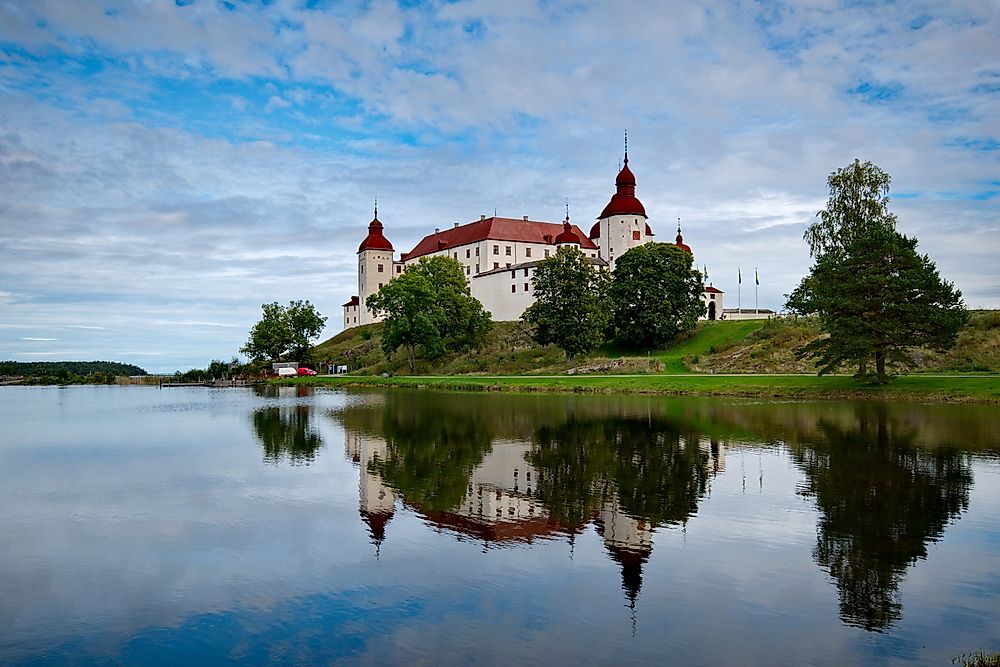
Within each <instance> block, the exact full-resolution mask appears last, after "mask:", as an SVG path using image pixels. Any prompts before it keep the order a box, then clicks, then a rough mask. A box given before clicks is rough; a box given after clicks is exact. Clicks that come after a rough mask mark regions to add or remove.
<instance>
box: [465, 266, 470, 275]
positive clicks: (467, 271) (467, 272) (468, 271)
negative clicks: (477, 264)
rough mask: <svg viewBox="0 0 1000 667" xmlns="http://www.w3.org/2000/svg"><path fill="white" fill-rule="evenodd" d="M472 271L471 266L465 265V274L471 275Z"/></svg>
mask: <svg viewBox="0 0 1000 667" xmlns="http://www.w3.org/2000/svg"><path fill="white" fill-rule="evenodd" d="M470 272H471V269H469V267H465V275H469V273H470Z"/></svg>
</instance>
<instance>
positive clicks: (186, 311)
mask: <svg viewBox="0 0 1000 667" xmlns="http://www.w3.org/2000/svg"><path fill="white" fill-rule="evenodd" d="M105 5H106V6H105ZM105 5H101V6H96V5H86V4H83V5H80V4H71V3H58V2H38V3H5V4H3V5H0V38H2V39H4V40H6V41H7V42H8V43H12V44H16V45H17V47H18V49H20V50H22V51H24V52H25V53H27V54H29V55H24V54H23V53H16V54H14V55H11V54H6V55H2V56H0V86H2V87H0V103H3V105H4V108H5V110H9V111H10V112H9V113H7V114H5V115H4V116H3V117H2V118H0V179H2V182H3V183H4V184H5V190H6V192H5V194H7V193H9V196H5V197H4V200H3V201H2V202H0V262H2V263H0V267H2V268H0V279H2V281H3V284H4V290H3V291H0V303H3V304H4V311H5V319H6V320H8V321H7V322H5V323H4V324H3V325H0V327H6V328H13V327H18V328H25V329H28V330H29V331H31V332H44V333H48V332H50V331H52V330H53V329H54V328H57V327H71V328H73V329H74V330H75V331H77V332H78V333H79V336H80V340H79V341H78V344H79V345H80V346H81V349H82V351H83V352H85V353H87V354H88V356H94V355H99V354H112V353H119V352H117V351H120V350H129V349H135V350H143V349H148V347H147V345H146V343H148V341H156V343H157V346H156V349H157V350H162V355H161V356H160V357H158V358H157V359H158V363H159V362H162V364H163V366H161V367H157V369H151V370H173V368H176V367H181V366H189V365H202V364H204V363H205V362H206V361H207V360H208V359H210V358H212V357H220V356H223V357H226V356H230V355H231V354H232V353H233V352H234V351H235V350H236V349H238V347H239V346H240V345H241V344H242V343H243V339H244V338H245V331H246V329H248V328H249V326H250V325H251V324H252V323H253V322H254V321H255V320H256V319H257V317H258V316H259V307H260V303H261V302H264V301H273V300H277V301H287V300H288V299H292V298H309V299H311V300H312V301H313V302H314V303H316V304H317V306H318V307H319V308H320V310H321V311H322V312H324V313H325V314H326V315H328V316H329V318H330V319H329V324H330V326H329V327H328V331H329V332H333V331H335V330H336V329H337V328H338V326H339V324H338V322H339V312H338V307H339V306H340V304H341V303H343V302H344V301H345V300H346V299H347V298H348V297H349V296H350V295H351V294H353V293H354V291H355V280H356V278H355V275H354V271H355V262H356V258H355V254H354V253H355V251H356V248H357V244H358V243H359V242H360V240H361V238H362V236H363V233H364V225H365V224H366V223H367V221H368V220H369V219H370V206H371V200H372V197H373V196H374V195H376V194H377V195H379V198H380V203H381V207H380V208H381V211H380V214H381V215H380V217H381V218H382V219H383V221H384V222H385V223H386V225H387V234H388V235H389V237H390V239H391V240H392V241H393V243H394V244H395V245H396V247H397V250H406V249H409V247H411V246H412V245H413V244H414V243H415V242H416V241H417V240H419V238H420V237H421V236H423V235H424V234H426V233H427V232H429V231H430V230H432V229H433V228H434V227H443V226H446V225H449V224H451V223H452V222H453V221H468V220H472V219H474V218H476V217H477V216H478V215H479V214H480V213H492V211H493V209H494V207H495V208H497V209H498V211H499V213H500V214H501V215H504V214H506V215H510V216H514V217H518V216H520V215H524V214H528V215H531V216H532V217H534V218H543V219H545V218H548V219H553V220H555V219H559V218H561V209H562V204H563V201H564V199H565V198H566V197H568V198H569V199H570V202H571V208H572V215H573V218H574V220H575V221H577V222H578V224H581V226H584V227H587V226H588V219H589V218H593V217H595V216H596V214H597V212H599V211H600V209H601V207H603V205H604V204H605V203H606V200H607V198H608V197H609V196H610V194H611V192H612V189H613V180H614V175H615V170H616V163H617V161H618V159H619V158H620V150H621V149H620V142H621V138H620V137H621V129H622V128H623V127H624V126H628V128H629V131H630V136H631V139H632V151H631V157H632V160H631V164H632V166H633V169H634V170H635V172H636V174H637V177H638V181H639V184H638V194H639V196H640V198H641V199H642V200H643V202H644V203H645V205H646V208H647V210H648V211H649V213H650V215H651V223H652V224H653V227H654V229H655V230H656V232H657V234H658V238H659V239H660V240H670V239H672V237H673V234H674V231H673V230H674V224H675V221H676V218H677V217H678V216H679V217H681V218H682V220H683V225H684V234H685V239H686V240H687V242H688V243H690V244H691V245H692V246H693V247H694V249H695V252H696V255H697V256H696V261H697V263H698V264H699V265H701V264H707V265H708V266H709V269H710V272H711V275H712V277H713V281H714V282H715V284H716V285H717V286H720V287H723V288H724V289H726V290H727V292H729V293H733V292H735V287H736V286H735V284H734V283H735V270H734V267H735V266H736V265H742V266H744V267H746V266H754V265H756V266H759V267H760V269H761V273H762V276H765V277H766V279H765V284H764V285H762V286H761V291H760V297H761V305H762V306H763V305H766V306H768V307H778V306H780V304H781V301H782V298H781V294H782V293H784V292H788V291H789V290H790V289H791V288H792V287H794V284H795V282H797V280H798V278H799V277H800V276H801V275H802V274H803V273H804V271H805V270H806V269H807V267H808V264H809V258H808V253H807V251H806V248H805V246H804V245H803V244H802V242H801V234H802V230H803V229H804V227H805V225H807V224H808V223H809V222H811V221H812V220H813V216H814V214H815V211H816V210H817V209H818V208H820V207H821V206H822V205H823V202H824V200H825V197H826V187H825V180H826V177H827V175H828V174H829V173H830V172H831V171H832V170H833V169H836V168H838V167H840V166H843V165H845V164H847V163H848V162H850V161H851V160H852V159H853V158H855V157H860V158H862V159H871V160H873V161H874V162H876V163H877V164H879V165H880V166H882V167H883V168H884V169H885V170H886V171H888V172H889V173H890V174H892V176H893V179H894V180H893V192H894V193H896V194H897V195H899V194H907V195H910V194H915V195H918V196H917V197H915V198H903V197H897V199H896V200H895V202H894V207H895V210H896V211H897V213H898V214H899V216H900V220H901V227H902V228H903V231H905V232H906V233H909V234H915V235H917V236H918V237H919V238H920V240H921V246H920V247H921V250H922V251H924V252H928V253H930V254H931V256H932V258H933V259H935V260H936V261H937V262H938V265H939V268H940V269H941V272H942V274H943V275H945V276H946V277H948V278H951V279H953V280H955V281H956V283H957V284H958V286H959V287H960V288H962V289H963V290H964V291H965V293H966V297H967V299H968V301H969V303H970V304H972V305H980V306H994V307H995V306H998V305H1000V287H998V285H1000V273H998V272H1000V269H998V268H996V264H997V263H996V257H997V256H1000V240H998V239H1000V235H998V234H997V232H998V231H1000V221H998V216H997V212H996V211H997V207H996V201H997V199H998V196H997V195H996V194H994V195H993V196H992V197H990V196H989V192H991V191H993V192H995V191H997V190H998V189H1000V186H998V183H1000V167H998V161H997V155H998V154H1000V151H998V149H997V141H998V139H1000V138H998V133H1000V129H998V127H997V125H996V120H995V119H996V118H997V113H998V102H997V99H998V98H997V95H996V90H997V89H998V86H1000V64H998V63H1000V47H998V46H997V44H1000V34H998V31H1000V25H998V23H1000V20H998V17H997V14H996V12H995V11H991V10H990V9H989V8H988V7H985V6H983V5H980V4H977V3H951V4H949V5H948V6H939V5H937V4H932V3H926V4H923V3H905V4H902V5H900V4H889V5H885V6H882V7H880V8H879V9H878V10H877V11H873V10H871V9H870V8H863V7H858V8H851V7H846V8H845V7H842V6H840V5H839V4H836V3H828V2H813V3H808V4H805V3H796V4H795V5H773V6H772V7H771V9H769V10H768V13H767V14H766V15H761V14H757V13H755V12H757V11H759V10H761V8H760V7H759V6H758V5H752V6H751V5H745V4H742V3H730V2H711V3H681V4H676V3H675V4H672V5H669V6H668V5H663V6H659V5H655V4H650V3H600V4H596V5H593V6H588V5H560V4H557V3H556V4H553V3H540V2H531V1H522V2H505V3H489V2H458V3H445V4H441V5H434V4H432V5H429V6H425V7H421V8H416V9H413V8H405V9H404V8H400V7H399V6H398V5H397V4H395V3H390V2H380V3H371V4H368V5H365V6H363V7H354V6H352V5H337V6H335V7H333V8H331V9H329V10H314V9H305V8H301V7H300V6H298V5H292V4H290V3H275V4H272V5H270V6H261V7H256V6H245V5H239V6H238V9H237V11H232V12H231V11H228V10H225V9H222V8H221V5H216V4H214V3H211V4H203V3H194V4H192V5H189V6H187V7H183V8H178V7H175V6H174V5H172V4H168V3H130V2H117V1H116V2H110V3H105ZM105 9H113V10H114V11H110V12H105V11H104V10H105ZM925 15H926V16H925ZM914 25H918V26H920V27H919V29H914V27H913V26H914ZM54 52H61V53H64V54H66V58H67V59H68V60H69V61H70V62H75V61H74V59H75V58H80V57H81V56H89V57H92V58H94V59H96V60H98V61H100V62H101V63H102V64H101V66H100V67H99V68H96V69H97V71H88V70H87V69H86V68H85V67H84V66H83V65H80V66H79V67H78V68H77V69H76V70H73V69H72V68H66V67H62V68H60V67H55V66H51V65H50V63H51V62H52V61H50V60H46V58H47V54H51V53H54ZM865 86H867V88H866V87H865ZM178 91H180V92H178ZM851 91H856V92H851ZM991 91H992V92H991ZM184 95H190V96H191V97H190V99H189V98H187V97H183V96H184ZM177 96H182V97H179V98H178V97H177ZM866 96H867V97H866ZM880 96H882V97H884V99H880ZM991 141H992V142H993V144H991V143H990V142H991ZM969 142H972V143H971V144H970V143H969ZM976 142H978V143H976ZM970 146H971V147H970ZM990 146H993V148H992V149H991V148H990ZM976 147H979V148H978V149H977V148H976ZM727 298H728V297H727ZM67 321H69V322H74V324H72V325H67V324H64V323H65V322H67ZM9 345H11V344H10V343H4V342H0V357H3V356H7V355H9V354H13V353H15V348H14V347H5V346H9ZM4 349H8V350H9V351H8V352H4ZM124 361H128V360H127V359H124ZM171 364H173V366H171Z"/></svg>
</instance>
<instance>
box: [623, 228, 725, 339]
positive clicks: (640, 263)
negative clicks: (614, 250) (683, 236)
mask: <svg viewBox="0 0 1000 667" xmlns="http://www.w3.org/2000/svg"><path fill="white" fill-rule="evenodd" d="M692 261H693V258H692V256H691V254H690V253H687V252H684V251H683V250H681V249H680V248H678V247H677V246H675V245H673V244H670V243H646V244H645V245H641V246H638V247H636V248H632V249H631V250H629V251H628V252H626V253H625V254H623V255H622V256H621V257H619V258H618V262H617V263H616V264H615V272H614V275H613V276H612V279H611V287H610V295H611V301H612V303H614V317H613V320H612V323H613V326H614V332H615V338H616V339H617V340H618V341H620V342H622V343H625V344H626V345H632V346H636V347H657V346H662V345H665V344H666V343H669V342H670V341H671V340H673V339H674V338H676V337H677V335H678V334H679V333H681V332H683V331H687V330H688V329H690V328H692V327H693V326H694V325H695V323H696V322H697V321H698V318H699V317H701V316H702V315H703V314H704V312H705V304H704V303H702V300H701V293H702V290H703V289H704V286H703V285H702V278H701V273H699V272H698V271H697V270H695V269H692V268H691V264H692Z"/></svg>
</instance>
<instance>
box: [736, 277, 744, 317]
mask: <svg viewBox="0 0 1000 667" xmlns="http://www.w3.org/2000/svg"><path fill="white" fill-rule="evenodd" d="M736 312H737V313H739V314H740V316H741V317H742V315H743V271H742V270H741V269H740V267H738V266H737V267H736Z"/></svg>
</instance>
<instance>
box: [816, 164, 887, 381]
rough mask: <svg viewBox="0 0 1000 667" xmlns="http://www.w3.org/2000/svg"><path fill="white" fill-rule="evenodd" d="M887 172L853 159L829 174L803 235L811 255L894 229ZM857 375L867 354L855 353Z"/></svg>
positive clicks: (864, 367)
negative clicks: (821, 204)
mask: <svg viewBox="0 0 1000 667" xmlns="http://www.w3.org/2000/svg"><path fill="white" fill-rule="evenodd" d="M891 181H892V179H891V178H890V176H889V174H887V173H885V172H884V171H882V170H881V169H879V168H878V167H877V166H876V165H874V164H872V163H871V162H868V161H865V162H864V163H862V162H861V161H860V160H858V159H857V158H855V159H854V162H852V163H851V164H849V165H848V166H846V167H844V168H842V169H838V170H837V171H834V172H833V173H831V174H830V176H829V177H828V178H827V180H826V182H827V185H828V186H829V188H830V196H829V197H828V198H827V200H826V208H825V209H824V210H822V211H819V212H818V213H817V214H816V217H818V218H819V220H818V221H817V222H814V223H813V224H811V225H809V227H807V228H806V231H805V233H804V234H803V238H804V239H805V240H806V242H807V243H808V244H809V254H810V256H811V257H815V258H817V259H818V258H820V257H822V256H823V255H825V254H826V253H830V252H837V251H843V250H844V249H845V248H846V247H847V246H848V245H849V244H850V243H851V242H852V241H853V240H854V239H855V238H857V237H858V236H862V235H864V234H865V233H867V232H868V231H870V230H873V229H884V230H889V231H891V230H894V229H895V228H896V216H895V215H893V214H892V213H891V212H890V211H889V183H890V182H891ZM856 358H857V360H858V376H859V377H864V376H866V375H867V364H868V359H869V357H865V356H863V355H862V356H858V357H856Z"/></svg>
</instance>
